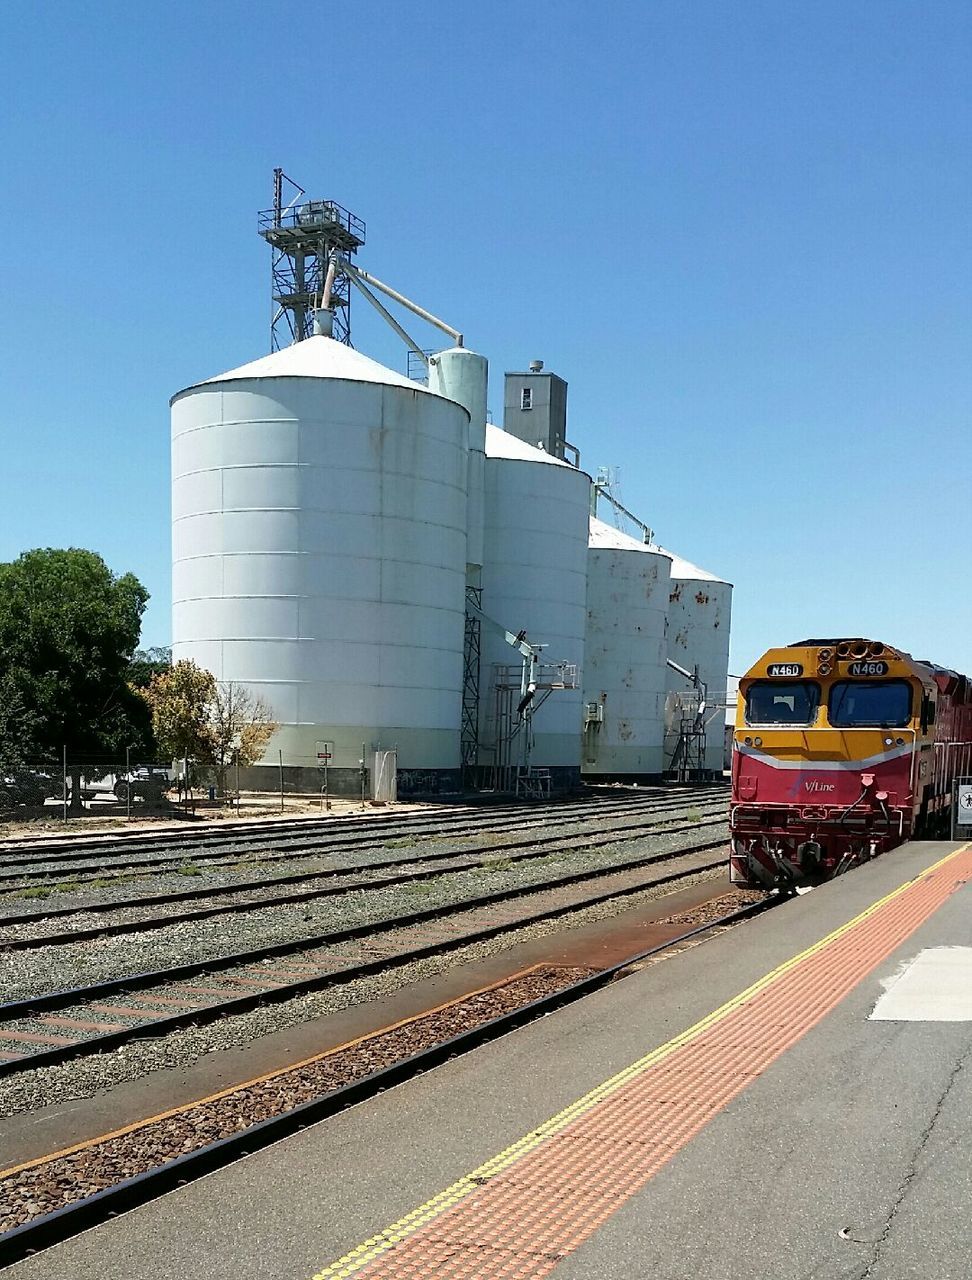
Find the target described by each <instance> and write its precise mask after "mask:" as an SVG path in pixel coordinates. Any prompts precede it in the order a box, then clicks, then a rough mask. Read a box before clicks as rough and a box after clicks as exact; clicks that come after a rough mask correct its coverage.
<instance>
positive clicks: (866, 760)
mask: <svg viewBox="0 0 972 1280" xmlns="http://www.w3.org/2000/svg"><path fill="white" fill-rule="evenodd" d="M940 697H941V688H940V686H939V685H938V684H937V683H936V680H935V679H934V677H933V673H932V669H931V668H930V667H929V666H927V664H921V663H916V662H914V661H913V660H912V659H911V658H910V656H909V655H907V654H903V653H901V652H899V651H898V650H896V649H892V648H891V647H890V646H888V645H885V644H882V643H880V642H878V641H871V640H864V639H860V638H858V639H842V640H806V641H802V642H800V643H798V644H796V645H790V646H787V647H786V648H781V649H771V650H770V651H769V652H768V653H766V654H765V655H764V656H763V658H761V659H760V661H759V662H758V663H756V664H755V665H754V666H753V667H752V668H751V669H750V670H749V671H748V672H747V673H746V675H745V676H744V677H743V679H742V680H741V681H740V685H739V702H738V708H737V715H736V728H735V733H734V740H733V753H732V807H731V810H730V830H731V841H732V845H731V850H730V878H731V879H732V881H733V883H736V884H740V885H747V886H750V887H763V888H772V887H786V888H794V887H796V886H798V885H802V884H813V883H816V882H819V881H820V880H824V879H827V878H829V877H831V876H834V875H839V874H841V872H843V871H845V870H847V869H848V867H850V866H853V865H855V864H856V863H859V862H862V861H866V860H867V859H868V858H871V857H873V856H875V855H876V854H878V853H881V852H883V851H884V850H886V849H889V848H891V847H893V846H894V845H895V844H898V843H900V841H902V840H904V839H907V838H909V837H910V836H911V835H912V834H913V833H915V830H916V827H917V826H918V825H919V824H920V823H921V822H923V821H924V822H925V823H926V824H927V822H928V820H929V806H928V793H929V791H930V788H931V783H932V780H933V777H934V775H935V772H936V763H935V753H934V750H933V748H934V735H935V725H936V719H937V705H938V701H939V698H940Z"/></svg>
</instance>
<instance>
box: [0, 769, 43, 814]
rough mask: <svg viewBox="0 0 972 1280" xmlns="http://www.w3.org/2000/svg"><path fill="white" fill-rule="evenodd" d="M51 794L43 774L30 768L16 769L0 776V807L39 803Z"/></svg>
mask: <svg viewBox="0 0 972 1280" xmlns="http://www.w3.org/2000/svg"><path fill="white" fill-rule="evenodd" d="M49 794H51V793H50V792H49V791H48V790H47V788H46V787H45V785H44V781H43V775H42V774H38V773H34V772H33V770H31V769H17V770H14V771H13V772H11V773H5V774H3V775H2V776H0V809H14V808H16V807H17V806H18V805H29V806H34V805H40V804H43V803H44V801H45V800H46V799H47V797H48V795H49Z"/></svg>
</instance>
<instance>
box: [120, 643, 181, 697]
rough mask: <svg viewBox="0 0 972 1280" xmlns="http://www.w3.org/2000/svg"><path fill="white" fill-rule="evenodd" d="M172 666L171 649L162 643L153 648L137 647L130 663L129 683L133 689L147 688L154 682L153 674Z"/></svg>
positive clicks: (160, 672) (159, 673)
mask: <svg viewBox="0 0 972 1280" xmlns="http://www.w3.org/2000/svg"><path fill="white" fill-rule="evenodd" d="M171 666H172V650H171V649H168V648H165V647H164V646H161V645H159V646H155V647H154V648H151V649H136V650H135V653H134V654H133V655H132V660H131V662H130V663H129V664H128V672H127V676H128V683H129V684H130V685H131V686H132V688H133V689H141V690H145V689H147V688H148V687H149V685H150V684H151V683H152V678H153V676H158V675H161V674H162V673H163V672H164V671H168V670H169V668H170V667H171Z"/></svg>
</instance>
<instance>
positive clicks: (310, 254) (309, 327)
mask: <svg viewBox="0 0 972 1280" xmlns="http://www.w3.org/2000/svg"><path fill="white" fill-rule="evenodd" d="M305 194H306V193H305V191H304V188H303V187H301V186H299V185H298V184H297V183H296V182H294V180H293V179H292V178H288V177H287V175H286V174H285V173H284V171H283V169H274V171H273V208H272V209H264V210H263V212H262V213H260V214H259V215H258V229H259V232H260V235H261V236H262V237H263V238H264V240H266V242H267V244H268V245H269V246H270V248H271V250H272V251H273V264H272V276H271V279H272V296H273V305H274V310H273V319H272V320H271V321H270V350H271V351H280V350H281V349H282V348H283V347H289V346H290V345H291V344H292V343H294V342H301V341H302V340H303V339H304V338H309V337H310V336H311V334H312V333H313V317H314V311H315V309H316V308H317V307H319V306H320V305H321V303H322V300H323V298H324V296H325V293H326V286H327V283H328V266H329V264H332V265H333V266H334V272H333V279H332V280H331V282H330V284H331V288H330V306H331V307H332V308H333V311H334V329H333V334H334V337H335V338H337V340H338V341H339V342H344V343H346V344H347V346H349V347H350V346H351V280H350V277H349V275H348V273H347V271H346V270H345V269H344V267H343V265H342V260H344V259H348V258H350V257H352V256H353V255H354V254H356V253H357V251H358V250H359V249H360V248H361V246H362V245H363V244H364V242H365V224H364V222H362V220H361V219H360V218H358V217H355V215H354V214H353V213H350V212H349V211H348V210H347V209H344V208H342V207H341V205H339V204H338V203H337V202H336V201H334V200H307V199H305V198H304V197H305ZM332 255H333V257H332Z"/></svg>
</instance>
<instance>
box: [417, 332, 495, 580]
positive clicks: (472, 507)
mask: <svg viewBox="0 0 972 1280" xmlns="http://www.w3.org/2000/svg"><path fill="white" fill-rule="evenodd" d="M488 383H489V367H488V364H487V362H486V357H485V356H481V355H477V354H476V352H475V351H468V350H467V349H466V348H465V347H450V349H449V350H448V351H439V352H437V353H436V354H435V355H433V356H431V357H430V359H429V390H430V391H434V392H436V394H438V395H440V396H445V398H446V399H447V400H454V401H455V402H456V404H461V405H462V407H463V408H464V409H465V410H466V412H467V413H468V414H469V457H468V461H467V464H466V501H467V509H466V568H467V580H468V582H469V585H470V586H473V587H478V586H479V583H480V576H481V573H482V568H483V486H484V482H485V481H484V477H485V467H486V398H487V387H488Z"/></svg>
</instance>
